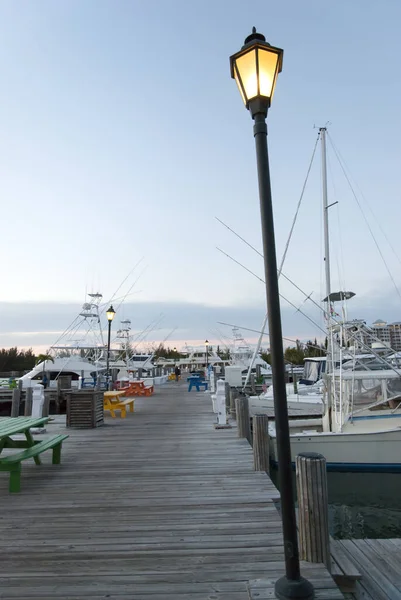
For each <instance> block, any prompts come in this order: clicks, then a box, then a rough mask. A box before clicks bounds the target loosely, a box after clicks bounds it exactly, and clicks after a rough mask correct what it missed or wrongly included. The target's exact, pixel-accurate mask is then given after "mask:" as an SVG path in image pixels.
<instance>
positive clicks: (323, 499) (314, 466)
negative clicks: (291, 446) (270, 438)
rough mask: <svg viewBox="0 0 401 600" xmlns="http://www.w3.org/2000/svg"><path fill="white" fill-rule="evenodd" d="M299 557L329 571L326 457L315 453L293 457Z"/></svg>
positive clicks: (305, 453)
mask: <svg viewBox="0 0 401 600" xmlns="http://www.w3.org/2000/svg"><path fill="white" fill-rule="evenodd" d="M296 478H297V494H298V506H299V510H298V530H299V558H300V559H301V560H306V561H308V562H312V563H324V564H325V565H326V568H327V570H328V571H329V572H331V559H330V536H329V515H328V495H327V472H326V459H325V458H324V456H322V455H321V454H317V453H316V452H301V453H300V454H298V456H297V457H296Z"/></svg>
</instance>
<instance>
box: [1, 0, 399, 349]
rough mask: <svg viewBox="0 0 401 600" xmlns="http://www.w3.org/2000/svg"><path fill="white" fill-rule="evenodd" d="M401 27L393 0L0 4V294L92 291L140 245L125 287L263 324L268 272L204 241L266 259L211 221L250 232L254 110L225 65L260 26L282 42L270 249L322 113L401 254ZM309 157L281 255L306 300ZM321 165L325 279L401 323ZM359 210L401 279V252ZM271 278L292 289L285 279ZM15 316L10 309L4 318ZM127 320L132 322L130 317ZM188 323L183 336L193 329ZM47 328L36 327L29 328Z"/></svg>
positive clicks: (376, 263) (314, 188) (313, 272)
mask: <svg viewBox="0 0 401 600" xmlns="http://www.w3.org/2000/svg"><path fill="white" fill-rule="evenodd" d="M400 23H401V4H400V3H399V1H398V0H384V1H383V2H382V3H380V4H379V3H377V2H373V0H337V1H336V2H321V1H320V0H305V1H304V2H299V1H297V0H291V1H290V0H287V1H285V0H284V1H281V2H266V1H265V0H254V1H253V2H252V3H246V2H244V1H243V0H231V1H230V2H226V1H224V0H213V1H211V0H202V1H200V0H191V2H188V1H184V0H169V1H162V0H154V1H153V2H147V1H145V0H141V1H139V0H138V1H136V0H132V1H122V0H107V1H106V0H93V1H92V0H79V1H78V0H68V1H67V0H52V1H49V0H40V1H39V0H37V1H28V0H24V1H20V2H9V1H7V2H5V1H0V75H1V82H2V96H1V110H0V185H1V188H0V189H1V193H2V198H3V211H2V217H3V218H2V227H1V236H0V251H1V256H2V281H3V285H2V286H1V291H0V301H2V302H13V303H21V306H20V308H21V311H22V312H24V311H25V308H24V307H25V303H27V302H31V303H32V302H36V303H39V305H38V306H39V308H40V306H42V303H43V302H45V301H46V302H51V303H54V302H56V303H58V302H60V303H61V302H63V303H76V302H78V303H79V302H81V301H82V300H83V296H84V293H85V289H95V288H99V289H100V290H101V291H102V292H103V294H104V295H105V297H106V298H107V297H110V296H111V295H112V293H113V292H114V290H115V289H116V288H117V287H118V285H119V283H120V282H121V281H122V280H123V279H124V277H125V276H126V275H127V274H128V272H129V271H130V270H131V269H132V267H133V266H134V264H135V263H136V262H137V260H138V259H139V258H140V257H142V256H144V257H145V258H144V262H143V264H144V265H147V268H146V271H145V273H144V274H143V276H142V277H141V279H140V281H139V282H138V285H137V290H138V294H137V295H136V296H133V297H131V298H130V299H131V300H134V301H135V300H137V301H138V302H141V303H147V305H148V306H152V303H156V302H157V303H163V302H168V303H169V306H170V305H171V304H172V303H173V304H174V303H176V304H177V305H178V303H180V306H181V303H183V302H184V303H185V302H188V303H192V304H197V303H199V304H202V305H212V308H211V309H210V311H209V313H208V312H207V311H205V314H204V315H203V317H202V319H203V321H202V322H203V324H204V329H205V332H206V333H205V336H209V337H210V331H211V330H212V329H213V327H214V325H215V321H216V314H217V313H216V311H215V310H214V309H213V306H214V307H216V306H218V307H220V308H219V311H218V312H219V316H221V315H220V313H221V307H222V308H224V307H228V306H230V307H231V308H230V314H232V310H231V309H233V308H234V309H235V307H238V311H239V313H238V315H241V318H242V320H244V315H245V314H246V307H249V311H250V312H249V314H250V322H249V323H244V322H243V323H242V324H243V325H247V324H248V325H250V326H251V327H252V326H254V325H255V319H256V316H255V319H254V318H253V317H252V318H251V314H252V315H253V314H255V315H256V314H259V313H260V319H259V320H261V319H262V317H263V310H264V289H263V286H262V284H261V283H260V282H258V281H257V280H256V279H254V278H252V277H251V276H250V275H248V274H247V273H246V272H245V271H243V270H241V269H240V268H239V267H237V266H236V265H234V264H233V263H231V262H230V261H229V260H228V259H226V258H225V257H224V256H222V255H221V254H220V253H218V252H217V251H216V249H215V246H216V245H218V246H221V247H222V248H223V249H225V250H226V251H227V252H229V253H232V254H233V255H234V256H235V257H236V258H237V259H239V260H241V261H242V262H244V263H245V264H246V265H247V266H248V267H249V268H251V269H253V270H255V271H256V272H257V273H258V274H260V275H262V272H263V269H262V264H261V260H260V258H258V257H257V256H256V255H255V254H254V253H252V252H251V251H250V250H249V249H247V248H246V247H245V246H243V245H242V244H241V242H239V241H238V240H236V239H235V238H234V237H233V236H232V234H230V233H229V232H227V231H226V230H224V228H222V226H221V225H220V224H219V223H217V221H216V220H215V218H214V217H215V216H218V217H220V218H222V219H223V220H226V221H227V222H228V224H229V225H231V226H232V227H233V228H234V229H236V230H237V231H238V232H239V233H240V234H241V235H242V236H244V237H245V238H246V239H248V240H249V241H250V242H252V243H253V244H254V245H255V246H256V247H258V248H260V246H261V241H260V224H259V206H258V194H257V181H256V167H255V152H254V141H253V136H252V122H251V119H250V116H249V114H248V113H247V111H246V110H245V108H244V107H243V105H242V101H241V99H240V96H239V93H238V91H237V89H236V86H235V83H234V82H233V81H232V80H231V79H230V72H229V61H228V58H229V56H230V54H232V53H234V52H235V51H237V50H238V49H239V48H240V47H241V45H242V43H243V40H244V37H245V36H246V35H247V34H248V33H249V32H250V30H251V28H252V26H253V25H255V26H256V27H257V28H258V30H260V31H262V32H263V33H264V34H265V35H266V37H267V39H268V40H269V41H270V42H271V43H272V44H274V45H277V46H280V47H282V48H284V66H283V72H282V74H281V76H280V78H279V80H278V84H277V90H276V94H275V98H274V103H273V106H272V108H271V111H270V114H269V144H270V156H271V173H272V183H273V195H274V210H275V219H276V232H277V244H278V252H279V255H280V254H281V252H282V250H283V248H284V245H285V242H286V238H287V234H288V230H289V228H290V224H291V220H292V216H293V213H294V211H295V206H296V203H297V201H298V198H299V194H300V191H301V187H302V183H303V179H304V177H305V174H306V169H307V166H308V163H309V160H310V156H311V153H312V149H313V146H314V142H315V139H316V135H317V131H316V129H315V130H314V129H313V126H314V125H324V124H325V123H326V122H327V121H330V122H331V123H332V124H331V125H330V133H331V135H332V138H333V140H334V141H335V143H336V144H337V146H338V148H339V149H340V152H341V154H342V155H343V157H344V158H345V160H346V162H347V165H348V167H349V168H350V171H351V173H352V175H353V176H354V179H355V180H356V182H357V184H358V185H359V187H360V188H361V190H362V192H363V194H364V197H365V199H366V201H367V202H368V203H369V205H370V206H371V207H372V208H373V210H374V213H375V215H376V218H377V219H378V221H379V223H380V225H381V227H382V228H383V229H384V230H385V231H386V234H387V236H388V237H389V238H390V239H391V240H392V242H393V246H394V249H395V250H396V253H397V254H398V256H399V255H401V249H400V247H399V246H400V244H399V229H400V222H401V203H400V200H401V198H400V196H401V194H400V184H401V174H400V168H399V166H400V158H401V152H400V133H401V124H400V117H399V99H400V97H401V77H400V74H401V73H400V67H399V61H400V54H401V38H400V35H399V24H400ZM317 158H319V156H317ZM319 169H320V167H319V162H318V160H317V161H316V163H315V165H314V168H313V170H312V173H311V177H310V184H309V186H308V188H307V193H306V195H305V200H304V204H303V206H302V209H301V215H300V218H299V221H298V224H297V227H296V232H295V235H294V239H293V242H292V245H291V247H290V251H289V255H288V260H287V263H286V267H285V272H286V273H287V274H288V275H289V276H291V277H292V278H293V279H294V280H295V281H296V283H297V284H298V285H300V286H301V287H302V288H303V289H305V291H306V292H307V293H308V294H309V293H310V292H312V291H313V292H314V298H315V299H316V300H318V299H319V298H320V297H321V295H322V291H323V287H322V253H321V244H322V234H321V209H320V204H321V198H320V179H319V173H320V171H319ZM329 179H330V187H329V189H330V198H331V201H335V200H338V201H339V205H338V207H336V208H333V209H332V211H331V217H332V219H331V223H332V225H331V227H332V247H333V288H337V287H348V288H350V289H352V290H353V291H354V292H355V293H356V294H357V299H355V301H354V302H355V304H354V307H357V308H358V311H362V313H363V310H364V308H363V307H365V308H366V307H367V306H371V304H372V303H373V304H374V306H373V309H374V311H375V310H376V307H377V311H376V312H377V316H378V317H379V316H380V317H381V318H389V319H393V320H394V319H400V318H401V310H399V309H400V308H401V306H400V305H401V302H400V299H399V298H398V297H397V295H396V292H395V290H394V287H392V284H391V281H390V279H389V277H388V275H387V273H386V271H385V269H384V267H383V263H382V261H381V259H380V257H379V255H378V252H377V250H376V248H375V246H374V243H373V242H372V240H371V238H370V235H369V232H368V230H367V228H366V226H365V225H364V224H363V221H362V217H361V214H360V212H359V209H358V208H357V206H356V204H355V201H354V200H353V198H352V195H351V193H350V191H349V189H348V187H347V184H346V183H345V182H344V179H343V178H342V176H341V172H340V169H339V167H338V165H337V164H336V160H335V157H334V156H333V154H331V156H330V168H329ZM364 208H365V211H366V214H367V215H368V218H369V219H370V222H371V224H372V227H373V229H374V231H375V234H376V235H377V238H378V240H379V242H380V244H381V245H382V248H383V252H384V255H385V257H386V259H387V260H388V264H389V267H390V269H391V271H392V273H393V275H394V278H395V280H396V282H397V283H398V284H399V285H400V286H401V266H400V264H401V263H400V262H399V260H398V258H397V257H396V256H395V255H394V254H393V253H392V252H391V250H390V249H389V247H388V245H387V244H386V241H385V240H384V238H383V235H382V233H381V231H380V229H379V227H378V226H377V222H376V219H375V218H374V217H373V216H372V215H371V214H370V213H369V210H368V208H367V205H366V204H364ZM339 225H341V239H340V237H339V234H338V231H339ZM340 241H341V245H342V252H340V250H339V247H340ZM138 272H139V270H138ZM130 281H131V280H130ZM128 287H129V286H128ZM125 289H127V287H126V288H125ZM139 290H141V291H139ZM282 291H283V293H285V295H287V296H288V297H289V298H290V299H291V300H292V301H293V302H295V303H296V304H297V305H299V304H300V303H301V302H302V296H301V295H300V294H299V293H298V292H294V291H293V289H292V288H291V287H290V286H289V285H288V284H283V286H282ZM373 296H374V302H373V299H372V297H373ZM4 306H6V307H7V305H4ZM71 306H72V304H71ZM139 307H140V305H138V307H137V308H138V309H139ZM350 308H351V305H350ZM14 309H15V306H14V307H13V309H12V310H14ZM305 309H307V305H305ZM10 310H11V308H10ZM35 310H36V308H35ZM38 310H39V309H38ZM71 310H72V308H71ZM291 310H292V309H291ZM369 310H370V309H369ZM47 311H48V308H46V307H45V306H44V307H43V314H42V316H41V317H40V318H39V317H38V318H37V319H36V320H34V321H33V325H32V326H33V329H34V330H35V331H40V330H41V328H43V329H44V330H46V331H49V330H53V329H52V328H50V329H49V327H47V326H46V313H47ZM127 311H128V308H127V309H126V311H125V312H127ZM154 311H155V316H156V315H157V314H158V312H160V307H159V305H158V304H155V306H154ZM244 311H245V312H244ZM39 312H40V311H39ZM135 312H136V311H135V307H133V309H132V313H135ZM223 312H224V311H223ZM25 313H26V311H25ZM195 313H196V311H195ZM35 314H36V313H35ZM7 315H8V313H7V308H6V309H5V312H4V313H3V321H4V322H5V323H6V322H7V321H8V316H7ZM208 315H209V316H208ZM125 316H130V317H131V319H132V321H133V325H134V326H135V320H136V319H137V326H138V327H139V325H138V323H139V322H140V321H141V316H140V315H134V314H130V315H125ZM353 316H361V317H363V316H364V314H361V312H358V314H355V315H353ZM234 317H235V314H234V315H233V318H234ZM172 318H173V317H172ZM195 318H196V317H195ZM174 319H175V320H177V319H179V316H175V317H174ZM297 319H298V316H297ZM299 319H300V321H299V325H297V324H296V323H295V324H294V322H293V319H292V318H291V320H290V321H288V325H286V323H285V330H286V333H287V334H288V335H298V334H300V335H301V334H303V333H304V332H305V334H307V333H310V334H311V335H313V334H314V333H318V332H317V331H316V332H315V331H314V330H313V327H311V326H310V325H309V324H308V322H306V324H305V322H304V321H303V320H302V317H299ZM251 321H252V322H251ZM290 323H291V324H290ZM64 325H66V323H63V322H60V324H59V325H57V326H55V328H56V330H57V329H58V327H60V328H61V329H62V328H63V326H64ZM170 325H171V327H173V326H175V325H180V324H179V323H177V322H171V323H166V327H167V328H168V327H170ZM15 327H16V331H26V328H24V327H23V325H22V324H21V325H20V329H18V323H16V325H15ZM197 328H199V323H197ZM197 328H195V327H194V329H193V331H192V333H191V328H190V327H189V329H188V330H187V331H185V336H184V333H182V335H181V339H183V338H184V337H185V338H186V337H189V338H191V337H192V338H194V337H197V336H198V333H195V330H197ZM6 329H7V327H3V332H5V330H6ZM208 332H209V333H208ZM3 337H4V338H5V339H4V345H8V343H12V340H11V338H9V337H7V336H6V335H5V336H3ZM199 337H203V335H201V334H200V333H199ZM41 342H43V343H45V342H44V337H43V336H42V337H41V336H40V335H39V336H38V337H37V339H36V340H35V342H34V343H35V344H36V343H41ZM18 343H22V342H18ZM30 343H31V342H30V341H29V340H28V341H27V343H26V345H29V344H30ZM0 345H2V343H1V340H0Z"/></svg>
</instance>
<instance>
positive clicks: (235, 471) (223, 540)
mask: <svg viewBox="0 0 401 600" xmlns="http://www.w3.org/2000/svg"><path fill="white" fill-rule="evenodd" d="M135 408H136V411H135V414H127V418H126V419H123V420H120V419H118V420H113V419H111V418H110V417H106V421H105V426H104V427H103V428H93V429H91V430H87V431H80V430H71V429H69V430H68V431H66V429H65V426H64V424H60V422H61V417H57V419H56V422H50V423H49V424H48V426H47V434H46V436H45V437H47V436H48V437H53V436H54V435H56V434H63V433H66V432H67V433H69V434H70V438H69V439H68V440H67V441H66V442H65V443H64V445H63V460H62V464H61V465H60V467H57V470H56V471H55V470H54V469H52V466H51V464H50V462H51V458H47V457H46V454H44V455H43V456H44V461H43V463H44V464H43V465H42V466H41V467H40V469H37V468H35V466H34V465H31V464H29V463H27V464H26V465H25V464H24V467H23V472H22V478H23V489H22V492H21V493H20V494H19V495H18V497H16V498H14V497H13V505H12V511H10V510H9V508H10V505H9V502H10V500H9V495H8V492H7V482H6V481H4V478H2V477H0V531H1V533H2V535H1V536H0V551H1V554H2V570H1V573H2V575H3V577H1V576H0V589H1V594H0V595H1V598H4V599H6V598H9V599H10V600H11V598H13V599H17V598H18V600H28V599H30V600H32V599H33V598H36V599H39V598H41V599H42V598H43V599H45V600H50V599H54V600H58V599H61V598H63V599H64V600H68V599H69V598H70V599H72V598H74V600H78V598H84V597H85V598H88V599H89V600H100V598H102V599H104V598H106V597H107V598H109V599H110V598H111V599H113V598H115V599H117V598H118V599H119V600H123V599H128V598H130V599H132V598H135V600H141V599H143V600H173V598H174V600H181V599H182V600H249V598H250V596H249V591H248V590H249V582H250V581H256V580H261V579H262V578H263V577H266V578H267V579H268V580H271V581H272V582H274V581H275V580H276V579H277V577H279V576H280V575H281V574H282V573H283V572H284V564H283V546H282V531H281V522H280V517H279V514H278V512H277V510H276V507H275V504H274V500H276V499H277V498H278V492H277V490H276V488H275V486H274V485H273V484H272V482H271V481H270V479H269V478H268V476H267V475H266V473H264V472H255V471H253V455H252V449H251V447H250V446H249V444H248V442H247V441H246V440H244V439H239V438H238V437H237V432H236V431H235V430H233V431H231V430H222V431H216V430H214V428H213V422H214V415H213V413H212V411H211V402H209V401H208V395H205V394H204V393H201V394H199V398H198V395H196V394H194V393H191V394H188V393H187V392H186V384H185V382H183V383H179V384H176V383H175V382H174V384H171V385H169V386H165V387H164V388H163V389H156V390H155V394H154V395H153V396H152V397H151V398H146V399H142V398H138V399H137V400H136V402H135ZM6 453H7V451H5V454H6ZM25 467H26V468H25ZM0 475H1V474H0ZM27 532H29V535H27ZM305 568H307V567H305ZM303 569H304V566H303ZM311 575H312V576H313V581H316V586H317V596H316V597H317V598H320V597H323V596H322V595H321V591H322V590H323V591H325V592H326V596H324V597H325V598H333V599H335V600H337V598H341V597H342V596H339V595H338V590H336V588H335V587H333V586H334V583H333V580H332V579H331V578H330V576H329V575H328V573H327V571H319V572H318V571H312V572H311ZM270 589H271V588H270ZM266 590H267V588H266ZM266 590H265V589H263V588H261V587H259V593H260V594H267V593H270V591H268V590H267V591H266ZM334 592H336V594H337V595H333V594H334ZM260 598H261V596H260Z"/></svg>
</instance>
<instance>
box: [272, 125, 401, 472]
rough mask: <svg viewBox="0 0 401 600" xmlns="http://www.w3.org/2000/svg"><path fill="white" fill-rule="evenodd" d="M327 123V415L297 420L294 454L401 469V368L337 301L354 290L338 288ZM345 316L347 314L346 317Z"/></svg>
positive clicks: (352, 467)
mask: <svg viewBox="0 0 401 600" xmlns="http://www.w3.org/2000/svg"><path fill="white" fill-rule="evenodd" d="M326 133H327V132H326V128H325V127H322V128H320V142H321V151H322V152H321V154H322V183H323V186H322V189H323V215H324V249H325V260H324V262H325V280H326V297H325V298H324V300H323V302H324V305H325V317H326V323H327V332H328V335H327V340H328V343H327V353H326V360H325V361H324V362H325V373H324V375H323V378H322V381H323V389H322V400H323V404H324V414H323V418H322V421H321V425H320V423H318V425H317V426H315V425H312V426H311V425H308V424H306V425H305V421H299V422H298V423H297V422H296V421H291V425H292V428H291V434H290V440H291V457H292V462H293V463H295V457H296V455H297V454H299V453H300V452H318V453H320V454H322V455H323V456H324V457H325V458H326V461H327V468H328V470H332V471H367V472H377V471H380V472H400V471H401V456H400V448H401V411H400V407H401V369H400V368H399V364H398V362H397V360H394V359H393V357H392V355H393V353H392V350H391V348H388V347H383V345H380V344H378V343H377V338H376V341H375V337H374V335H373V332H372V331H371V330H370V329H369V328H368V327H366V324H365V323H364V322H363V321H360V320H356V321H348V320H346V319H344V318H343V319H342V320H337V318H336V317H337V316H338V315H337V313H336V311H335V309H334V306H335V303H336V302H339V301H340V302H345V301H347V300H349V299H350V298H351V297H352V296H353V295H354V294H353V293H352V292H332V291H331V279H330V244H329V226H328V208H329V204H328V197H327V167H326ZM344 316H345V315H343V317H344ZM269 434H270V459H271V461H272V463H273V464H277V440H276V431H275V424H274V422H271V423H269Z"/></svg>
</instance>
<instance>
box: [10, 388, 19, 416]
mask: <svg viewBox="0 0 401 600" xmlns="http://www.w3.org/2000/svg"><path fill="white" fill-rule="evenodd" d="M20 402H21V392H20V390H19V388H14V389H13V398H12V400H11V416H12V417H19V407H20Z"/></svg>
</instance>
